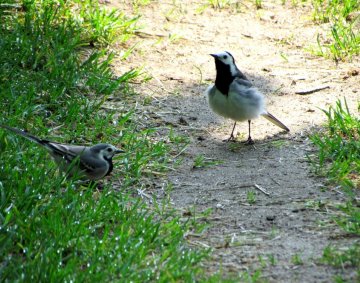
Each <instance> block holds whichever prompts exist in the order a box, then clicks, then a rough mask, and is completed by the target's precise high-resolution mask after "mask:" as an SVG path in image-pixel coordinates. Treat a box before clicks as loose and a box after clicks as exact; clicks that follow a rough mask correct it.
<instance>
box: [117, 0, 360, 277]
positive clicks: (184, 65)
mask: <svg viewBox="0 0 360 283" xmlns="http://www.w3.org/2000/svg"><path fill="white" fill-rule="evenodd" d="M160 2H161V4H160ZM202 2H206V1H202ZM273 2H275V1H263V7H264V8H263V9H262V10H256V9H255V7H254V6H253V4H251V3H246V4H245V5H244V4H240V6H239V9H240V11H235V10H231V9H230V10H224V11H215V10H213V9H211V8H207V9H205V10H204V11H203V13H201V14H200V13H197V12H196V9H197V8H198V7H199V6H200V4H199V2H196V1H168V2H166V3H165V2H164V1H154V2H153V3H151V4H150V5H148V6H145V7H141V8H139V9H140V11H141V12H140V13H141V14H142V15H143V16H142V18H141V21H140V22H141V23H143V24H144V29H143V30H142V32H141V33H139V37H138V38H136V39H135V41H137V42H139V43H138V45H137V47H136V49H137V52H136V54H137V55H133V56H131V57H130V58H129V59H128V62H127V64H118V65H117V66H116V68H117V71H118V72H119V73H122V72H123V71H126V70H128V68H129V65H130V66H134V67H135V66H136V67H138V66H145V70H146V72H147V73H148V74H150V75H151V76H152V77H153V80H152V81H151V82H149V83H147V84H144V85H141V86H139V88H138V91H139V93H142V94H143V95H144V96H145V97H146V96H150V97H151V98H153V100H152V101H153V102H152V104H151V106H148V108H147V109H151V110H149V113H150V112H153V113H155V115H156V117H157V118H158V119H160V120H161V121H162V122H161V123H164V124H165V123H166V124H168V125H169V124H170V125H173V126H174V128H175V130H176V131H177V132H178V133H180V134H182V135H186V136H188V137H189V138H190V144H189V146H188V147H187V149H186V151H184V152H183V154H182V155H181V156H179V158H182V159H183V162H182V163H181V165H180V166H179V168H177V170H176V171H173V172H170V173H169V176H168V179H167V180H164V181H165V182H169V183H172V184H173V190H172V192H171V193H170V197H171V200H172V202H173V204H174V206H175V207H177V208H179V209H181V210H183V211H192V214H193V215H194V212H193V211H194V210H195V211H197V212H202V211H206V210H207V209H209V208H211V209H212V213H211V214H210V215H209V216H207V217H205V218H203V220H202V221H206V222H207V223H208V224H209V228H208V229H206V230H205V231H204V232H203V233H201V234H200V235H191V236H189V242H190V243H192V244H194V245H196V246H197V245H199V246H209V247H212V248H213V249H214V253H213V260H212V261H211V262H210V263H209V266H208V268H209V269H210V270H211V271H212V272H216V271H218V270H220V269H222V270H223V273H224V274H228V272H234V273H235V274H237V272H240V271H244V270H250V271H253V270H256V269H258V268H261V269H262V278H265V279H267V280H268V281H270V282H329V281H331V280H332V278H333V276H334V275H335V274H341V275H342V276H344V277H345V278H349V279H351V278H355V274H354V271H353V270H351V269H346V268H345V269H343V270H339V269H335V268H331V267H329V266H326V265H322V264H320V262H319V258H320V257H321V256H322V251H323V249H324V248H325V247H326V246H327V245H330V244H331V245H333V244H336V245H340V246H341V245H347V244H348V243H349V242H350V241H352V239H348V238H346V237H343V236H342V235H343V232H341V231H339V230H338V229H337V226H336V225H335V224H334V223H333V221H332V216H333V215H334V213H335V209H334V207H335V206H336V204H337V203H339V201H341V200H342V197H343V196H342V195H341V194H339V193H338V192H336V191H331V190H329V189H324V190H323V189H322V188H324V187H325V185H324V182H325V180H323V179H320V178H316V177H314V176H313V175H312V174H311V173H310V167H309V164H308V163H307V159H306V155H307V154H311V153H312V150H313V149H312V148H311V144H310V142H309V141H308V138H307V134H308V133H309V131H310V130H311V129H314V127H315V126H317V125H320V124H321V123H323V122H324V120H325V117H324V115H323V113H322V112H321V110H320V109H319V108H322V109H327V108H328V106H329V105H334V103H335V101H336V100H337V99H338V98H342V97H344V96H346V99H347V102H348V104H349V106H350V108H351V109H353V110H354V109H356V106H357V103H356V102H357V101H358V100H359V96H360V95H359V91H360V88H359V87H360V79H359V76H352V75H351V74H356V72H352V71H353V70H358V71H359V67H358V66H359V65H360V64H359V61H356V62H353V63H341V64H339V65H338V66H336V65H335V64H334V63H333V62H331V61H330V60H325V59H322V58H318V57H314V56H312V55H310V54H309V53H306V52H305V51H304V48H305V47H308V46H310V44H314V45H315V44H316V34H317V33H321V34H326V32H325V30H326V26H323V27H319V26H314V24H313V23H312V22H311V19H310V16H309V15H310V12H309V9H308V8H306V7H302V6H298V7H293V6H291V4H290V3H289V4H286V5H285V6H283V5H281V4H280V3H278V4H273ZM288 2H291V1H288ZM110 5H111V6H115V7H116V6H117V7H119V8H123V6H122V5H123V4H115V3H112V4H110ZM129 7H130V6H129ZM129 9H130V8H129ZM128 12H129V13H130V12H133V11H131V10H129V11H128ZM222 50H227V51H230V52H231V53H232V54H233V55H234V57H235V58H236V59H237V65H238V67H239V68H240V69H241V70H242V71H244V73H245V74H246V75H247V76H248V77H249V78H250V79H251V80H252V81H253V83H254V85H256V86H257V87H258V88H259V89H260V90H262V91H263V92H264V94H266V95H267V100H268V110H269V111H270V112H271V113H273V114H274V115H275V116H276V117H277V118H279V119H280V120H281V121H283V122H284V123H285V124H286V125H287V126H288V127H289V128H290V129H291V132H290V133H289V134H283V133H281V132H280V131H279V128H277V127H276V126H273V125H271V124H269V122H267V120H265V119H262V118H259V119H258V120H255V121H253V124H252V125H253V127H252V130H253V131H252V136H253V138H254V139H255V142H256V143H255V146H245V145H243V144H241V143H240V142H237V143H223V142H222V139H224V138H226V137H228V135H229V133H230V131H231V126H232V122H231V121H225V120H224V119H222V118H220V117H217V116H216V115H215V114H213V113H212V112H211V110H210V109H209V106H208V104H207V102H206V99H205V97H204V95H203V92H204V90H205V89H206V87H207V85H209V84H210V83H211V82H212V81H213V80H214V78H215V66H214V62H213V59H212V58H211V57H210V56H209V55H208V54H209V53H213V52H217V51H222ZM349 74H350V75H349ZM318 87H327V88H325V89H324V90H321V91H319V92H315V93H312V94H309V95H298V94H296V93H295V92H296V91H302V90H309V89H314V88H318ZM237 131H238V132H239V133H242V135H240V136H238V139H239V140H244V139H245V136H246V133H247V124H246V123H242V124H241V123H240V124H239V126H237ZM200 155H201V156H203V157H205V161H215V162H216V164H214V165H211V166H204V167H203V168H193V165H194V160H195V159H196V158H197V157H198V156H200ZM255 184H256V185H258V186H260V187H261V188H263V189H264V190H265V193H264V192H262V191H261V190H259V189H256V188H255ZM249 192H250V193H249ZM148 193H151V194H155V195H156V196H157V197H159V198H161V197H163V193H164V192H163V191H162V190H160V189H159V190H154V191H151V192H149V191H148Z"/></svg>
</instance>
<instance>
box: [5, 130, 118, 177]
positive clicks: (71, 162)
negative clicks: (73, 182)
mask: <svg viewBox="0 0 360 283" xmlns="http://www.w3.org/2000/svg"><path fill="white" fill-rule="evenodd" d="M0 127H1V128H4V129H7V130H9V131H11V132H13V133H15V134H18V135H20V136H23V137H25V138H27V139H28V140H31V141H33V142H36V143H37V144H39V145H41V146H42V147H44V148H45V149H46V150H47V151H48V152H49V154H50V155H51V156H52V158H53V159H54V160H55V162H56V163H57V164H58V166H59V168H60V170H62V171H63V172H65V173H66V174H67V176H69V177H71V176H78V177H79V178H80V179H81V180H83V181H96V180H99V179H101V178H103V177H105V176H107V175H109V174H110V173H111V171H112V170H113V162H112V158H113V157H114V155H115V154H118V153H122V152H124V151H123V150H120V149H117V148H116V147H115V146H113V145H111V144H107V143H99V144H96V145H94V146H80V145H70V144H63V143H57V142H52V141H49V140H46V139H40V138H38V137H36V136H33V135H31V134H29V133H27V132H25V131H22V130H19V129H16V128H12V127H9V126H6V125H1V124H0Z"/></svg>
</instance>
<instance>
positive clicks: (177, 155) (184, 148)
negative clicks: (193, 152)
mask: <svg viewBox="0 0 360 283" xmlns="http://www.w3.org/2000/svg"><path fill="white" fill-rule="evenodd" d="M186 149H187V145H186V146H184V147H183V149H182V150H180V152H179V153H178V154H176V155H175V156H174V157H173V160H175V159H176V158H178V157H179V156H180V155H181V154H183V152H184V151H185V150H186Z"/></svg>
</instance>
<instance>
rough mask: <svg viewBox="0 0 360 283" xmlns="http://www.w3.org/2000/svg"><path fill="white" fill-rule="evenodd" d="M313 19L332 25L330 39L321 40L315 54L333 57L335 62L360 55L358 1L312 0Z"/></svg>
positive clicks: (318, 40) (314, 51) (359, 4)
mask: <svg viewBox="0 0 360 283" xmlns="http://www.w3.org/2000/svg"><path fill="white" fill-rule="evenodd" d="M312 5H313V19H314V21H316V22H318V23H320V24H322V23H330V30H329V39H326V38H320V36H319V35H318V37H317V42H318V45H317V47H316V48H314V49H313V53H315V54H317V55H319V56H324V57H331V58H332V59H334V60H335V61H340V60H346V59H351V58H352V57H353V56H356V55H359V54H360V28H359V24H360V17H359V16H352V15H356V12H359V11H360V2H359V1H358V0H343V1H338V0H330V1H323V0H312Z"/></svg>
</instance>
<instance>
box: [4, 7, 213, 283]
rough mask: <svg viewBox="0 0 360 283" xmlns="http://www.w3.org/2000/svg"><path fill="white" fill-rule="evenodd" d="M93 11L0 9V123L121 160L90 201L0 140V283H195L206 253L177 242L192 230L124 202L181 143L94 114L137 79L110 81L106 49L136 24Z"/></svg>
mask: <svg viewBox="0 0 360 283" xmlns="http://www.w3.org/2000/svg"><path fill="white" fill-rule="evenodd" d="M97 3H98V2H97V1H90V0H85V1H66V2H64V1H60V2H53V1H39V0H33V1H21V2H11V1H8V4H14V5H13V6H11V7H10V6H7V7H6V8H4V7H2V8H0V25H1V29H0V49H1V52H0V93H1V96H0V107H1V109H2V115H1V118H0V122H1V123H3V124H7V125H10V126H14V127H18V128H24V129H27V130H28V131H30V132H31V133H33V134H35V135H38V136H40V137H43V138H49V139H52V140H56V141H59V142H67V143H74V144H94V143H97V142H109V143H112V144H114V145H116V146H119V147H121V148H123V149H125V150H126V153H125V154H124V155H121V156H120V157H117V158H116V159H115V160H114V161H115V168H114V171H113V173H112V175H111V176H110V178H109V179H108V180H106V181H105V182H104V188H103V190H102V191H98V190H96V188H95V187H94V186H93V185H92V186H89V187H87V186H80V185H79V184H77V183H76V181H77V180H76V179H75V178H74V179H69V180H64V178H63V176H62V175H61V174H59V172H58V171H57V168H56V165H55V163H54V162H52V161H51V159H50V157H49V156H48V155H47V153H46V151H45V150H44V149H42V148H40V147H38V146H37V145H36V144H34V143H31V142H29V141H27V140H25V139H23V138H22V137H18V136H14V135H13V134H11V133H9V132H7V131H6V130H0V160H2V161H1V170H0V277H1V279H2V281H5V282H14V281H16V282H30V281H32V282H48V281H50V282H54V281H55V282H63V281H68V282H70V281H77V282H84V281H85V282H90V281H91V282H92V281H96V280H97V281H99V282H109V281H118V282H130V281H133V282H148V281H153V282H155V281H160V282H173V281H184V282H193V281H196V280H200V281H201V280H207V278H208V277H209V276H208V275H206V274H204V271H203V270H202V269H201V265H200V262H201V261H202V260H203V259H204V258H205V257H206V256H207V254H208V251H205V250H198V249H191V248H189V246H188V245H187V243H186V241H185V240H184V237H185V233H186V232H187V231H188V230H189V229H196V223H195V222H194V220H193V219H189V220H186V219H185V220H184V219H183V218H180V217H178V216H177V213H175V211H174V210H172V209H171V207H169V206H168V204H167V203H166V202H165V201H164V202H162V203H159V204H158V205H154V206H152V207H149V206H147V205H146V204H145V203H144V202H143V201H141V199H139V198H135V197H133V196H132V195H133V194H134V191H135V192H136V189H137V188H141V187H142V186H143V183H142V181H144V180H146V178H149V177H153V176H154V174H155V173H158V172H165V171H166V170H168V168H170V167H171V166H172V164H171V163H170V161H171V160H172V154H173V155H176V154H177V152H175V153H174V152H173V149H172V148H173V147H171V143H175V145H176V147H179V148H183V146H184V145H181V140H183V139H180V138H177V137H176V136H175V135H172V136H171V137H170V138H169V137H166V136H165V137H162V138H159V135H158V133H157V129H153V128H146V129H139V126H138V125H137V122H136V121H137V117H136V115H135V114H134V113H133V111H132V110H131V108H132V107H131V105H130V104H129V105H126V108H125V110H124V109H118V110H116V111H115V110H111V111H104V110H103V108H102V106H103V105H104V103H105V102H106V100H107V98H108V97H109V96H116V97H117V98H120V99H121V100H123V102H124V103H125V102H126V101H128V97H129V94H133V90H132V89H131V88H130V87H129V83H128V82H129V81H130V80H131V79H133V78H136V77H137V76H138V75H139V71H138V70H129V71H128V72H126V73H125V74H123V75H122V76H120V77H115V76H114V74H113V72H112V70H111V64H112V61H113V59H114V56H115V55H114V54H113V53H111V52H110V51H109V49H108V48H107V45H108V44H110V43H112V42H114V41H115V40H116V41H117V42H120V43H121V42H125V41H126V40H127V39H128V38H129V37H130V36H131V35H132V34H133V32H134V30H136V20H137V18H136V17H135V18H129V19H128V18H127V17H125V16H124V14H123V13H122V12H121V11H115V10H112V11H106V10H103V9H102V8H101V7H100V6H99V5H98V4H97ZM123 51H124V52H125V53H127V52H130V51H129V50H128V49H124V50H123ZM169 140H170V141H169ZM176 147H175V148H176ZM216 276H219V275H216Z"/></svg>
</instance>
